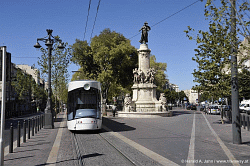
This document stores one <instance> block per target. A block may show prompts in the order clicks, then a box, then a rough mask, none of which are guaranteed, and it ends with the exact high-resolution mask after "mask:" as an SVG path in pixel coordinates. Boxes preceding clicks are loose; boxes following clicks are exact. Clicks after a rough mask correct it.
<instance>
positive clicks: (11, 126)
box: [9, 123, 13, 153]
mask: <svg viewBox="0 0 250 166" xmlns="http://www.w3.org/2000/svg"><path fill="white" fill-rule="evenodd" d="M9 141H10V142H9V145H10V146H9V153H13V125H12V123H11V124H10V140H9Z"/></svg>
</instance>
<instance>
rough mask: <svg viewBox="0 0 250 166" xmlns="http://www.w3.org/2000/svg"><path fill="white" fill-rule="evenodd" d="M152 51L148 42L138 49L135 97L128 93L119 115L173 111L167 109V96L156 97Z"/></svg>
mask: <svg viewBox="0 0 250 166" xmlns="http://www.w3.org/2000/svg"><path fill="white" fill-rule="evenodd" d="M150 52H151V50H150V49H149V48H148V45H147V44H145V43H144V44H141V45H140V48H139V49H138V53H139V54H138V62H139V68H138V69H137V68H136V69H134V70H133V73H134V85H133V86H132V87H131V88H132V90H133V97H132V99H131V97H129V95H126V98H125V99H124V109H123V111H119V112H118V117H130V118H131V117H135V118H138V117H140V118H143V117H145V118H150V117H166V116H172V112H169V111H167V110H166V98H165V97H164V94H161V97H160V100H159V101H158V100H157V99H156V88H157V86H156V85H155V84H154V76H155V73H156V72H155V69H154V68H150Z"/></svg>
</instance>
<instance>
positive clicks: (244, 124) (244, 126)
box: [242, 114, 246, 129]
mask: <svg viewBox="0 0 250 166" xmlns="http://www.w3.org/2000/svg"><path fill="white" fill-rule="evenodd" d="M242 121H243V129H246V121H245V114H243V115H242Z"/></svg>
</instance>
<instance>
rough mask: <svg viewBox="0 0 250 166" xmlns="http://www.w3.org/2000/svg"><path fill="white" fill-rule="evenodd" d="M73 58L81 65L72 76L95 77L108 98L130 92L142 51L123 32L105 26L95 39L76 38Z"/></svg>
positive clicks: (81, 77)
mask: <svg viewBox="0 0 250 166" xmlns="http://www.w3.org/2000/svg"><path fill="white" fill-rule="evenodd" d="M72 55H73V56H72V59H71V60H72V61H73V62H74V63H75V64H77V65H80V67H81V68H80V69H79V72H77V73H75V74H74V75H73V78H72V80H75V79H77V77H78V78H80V79H92V80H97V81H100V82H101V83H102V91H103V95H104V97H105V98H107V99H108V100H111V99H112V97H114V96H116V95H118V94H120V93H122V92H123V93H126V91H128V90H129V89H130V88H131V86H132V84H133V69H134V68H136V67H137V63H138V55H137V50H136V49H135V47H133V46H131V44H130V40H128V39H126V38H125V37H124V36H123V35H122V34H120V33H117V32H115V31H111V30H110V29H104V30H103V31H102V32H101V33H100V35H99V36H95V37H94V38H92V40H91V43H90V44H88V43H87V41H81V40H79V39H76V42H75V43H74V44H73V46H72Z"/></svg>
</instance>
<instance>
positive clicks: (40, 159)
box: [4, 112, 65, 166]
mask: <svg viewBox="0 0 250 166" xmlns="http://www.w3.org/2000/svg"><path fill="white" fill-rule="evenodd" d="M64 113H65V112H61V113H59V114H58V115H57V120H56V122H55V123H54V126H55V127H54V129H41V130H40V131H39V132H38V133H37V134H35V135H34V136H31V139H27V140H26V143H22V144H21V146H20V147H17V148H15V149H14V151H13V153H9V154H7V155H6V156H5V157H4V165H9V166H12V165H18V166H36V165H48V164H46V163H47V161H48V159H49V157H50V156H51V154H50V152H51V151H52V148H53V147H54V142H55V140H56V137H57V133H58V131H59V130H60V128H61V127H62V125H61V124H62V123H63V122H64V121H65V117H64Z"/></svg>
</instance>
